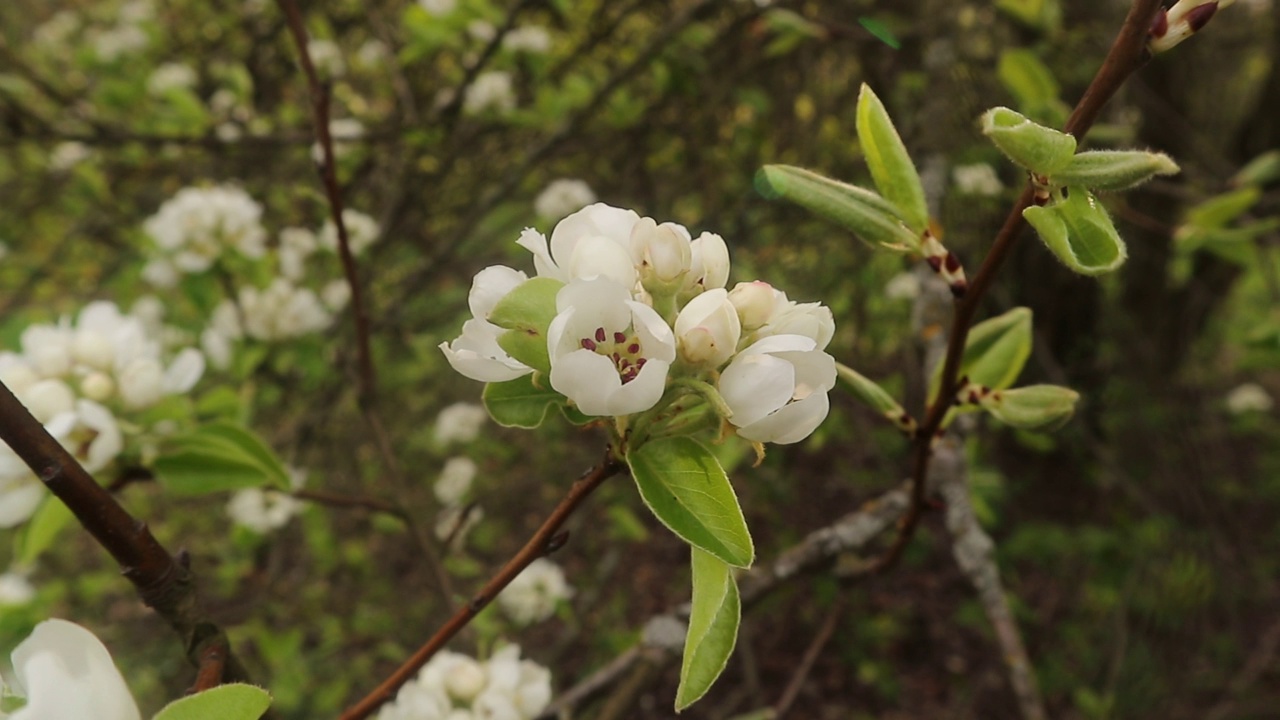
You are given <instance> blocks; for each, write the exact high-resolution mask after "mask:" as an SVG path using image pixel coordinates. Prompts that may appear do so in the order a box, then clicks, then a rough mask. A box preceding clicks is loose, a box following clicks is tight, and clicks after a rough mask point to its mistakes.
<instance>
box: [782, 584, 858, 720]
mask: <svg viewBox="0 0 1280 720" xmlns="http://www.w3.org/2000/svg"><path fill="white" fill-rule="evenodd" d="M845 605H846V601H845V598H844V597H839V598H836V601H835V602H834V603H832V604H831V608H830V609H829V610H828V611H827V619H826V620H824V621H823V623H822V627H821V628H819V629H818V634H817V635H814V637H813V642H811V643H809V647H808V648H807V649H806V650H805V651H804V657H802V658H801V659H800V665H799V667H797V668H796V671H795V674H794V675H792V676H791V682H789V683H787V688H786V690H784V691H783V692H782V697H781V698H779V699H778V703H777V704H776V705H774V706H773V715H772V716H771V718H772V720H783V718H785V717H786V716H787V713H788V712H790V711H791V706H792V705H794V704H795V702H796V698H797V697H799V696H800V688H802V687H804V681H805V680H807V679H808V678H809V673H810V672H811V671H812V670H813V665H814V663H816V662H817V661H818V656H819V655H821V654H822V649H823V648H824V647H826V645H827V642H828V641H829V640H831V636H832V635H834V634H835V631H836V625H838V624H839V623H840V618H841V617H843V616H844V610H845Z"/></svg>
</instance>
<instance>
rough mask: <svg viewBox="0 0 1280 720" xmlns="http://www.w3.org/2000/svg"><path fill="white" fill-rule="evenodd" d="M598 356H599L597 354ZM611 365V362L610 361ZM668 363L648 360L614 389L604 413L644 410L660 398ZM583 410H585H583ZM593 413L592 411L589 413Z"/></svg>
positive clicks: (665, 381)
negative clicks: (625, 382) (632, 375)
mask: <svg viewBox="0 0 1280 720" xmlns="http://www.w3.org/2000/svg"><path fill="white" fill-rule="evenodd" d="M597 357H600V356H597ZM610 365H612V363H610ZM670 367H671V365H670V363H667V362H664V361H662V360H649V361H648V362H646V363H645V364H644V367H643V368H641V369H640V374H638V375H636V377H635V379H634V380H632V381H631V382H629V383H627V384H625V385H622V386H621V387H619V388H617V389H615V390H614V391H613V394H612V395H611V396H610V397H609V399H608V408H609V412H607V413H601V414H605V415H612V416H615V417H616V416H618V415H630V414H631V413H638V412H644V411H645V410H648V409H649V408H651V407H653V406H654V405H657V404H658V401H659V400H661V399H662V391H663V390H665V389H666V387H667V370H668V368H670ZM583 412H586V411H585V410H584V411H583ZM589 414H594V413H589Z"/></svg>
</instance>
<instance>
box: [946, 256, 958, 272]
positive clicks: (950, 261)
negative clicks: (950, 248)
mask: <svg viewBox="0 0 1280 720" xmlns="http://www.w3.org/2000/svg"><path fill="white" fill-rule="evenodd" d="M942 263H943V267H945V268H946V269H947V272H949V273H954V272H955V271H957V270H959V269H960V258H958V257H956V254H955V253H950V252H949V253H947V259H946V260H943V261H942Z"/></svg>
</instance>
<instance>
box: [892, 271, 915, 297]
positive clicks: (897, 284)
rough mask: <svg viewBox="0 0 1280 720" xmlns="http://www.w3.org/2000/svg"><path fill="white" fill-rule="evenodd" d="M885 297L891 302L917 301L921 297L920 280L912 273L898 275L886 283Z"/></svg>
mask: <svg viewBox="0 0 1280 720" xmlns="http://www.w3.org/2000/svg"><path fill="white" fill-rule="evenodd" d="M884 296H885V297H887V298H889V299H890V300H915V299H916V298H917V297H920V278H919V277H917V276H916V274H915V273H912V272H902V273H898V274H897V275H894V276H893V277H892V278H890V279H889V282H887V283H885V285H884Z"/></svg>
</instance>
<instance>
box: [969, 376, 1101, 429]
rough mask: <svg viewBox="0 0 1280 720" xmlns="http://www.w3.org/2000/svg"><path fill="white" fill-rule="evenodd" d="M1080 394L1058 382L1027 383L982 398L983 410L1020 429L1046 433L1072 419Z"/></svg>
mask: <svg viewBox="0 0 1280 720" xmlns="http://www.w3.org/2000/svg"><path fill="white" fill-rule="evenodd" d="M1079 399H1080V393H1078V392H1076V391H1075V390H1072V389H1070V388H1065V387H1059V386H1057V385H1029V386H1027V387H1021V388H1015V389H1013V390H1003V391H997V392H994V393H991V394H989V395H987V396H986V397H984V398H982V400H981V401H980V404H981V405H982V409H983V410H986V411H987V412H989V413H991V415H992V416H993V417H995V419H997V420H999V421H1000V422H1002V423H1004V424H1006V425H1009V426H1012V427H1015V428H1018V429H1019V430H1034V431H1037V432H1049V431H1052V430H1057V429H1058V428H1060V427H1062V426H1063V425H1065V424H1066V423H1067V421H1068V420H1070V419H1071V415H1072V414H1073V413H1074V412H1075V409H1076V401H1077V400H1079Z"/></svg>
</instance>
